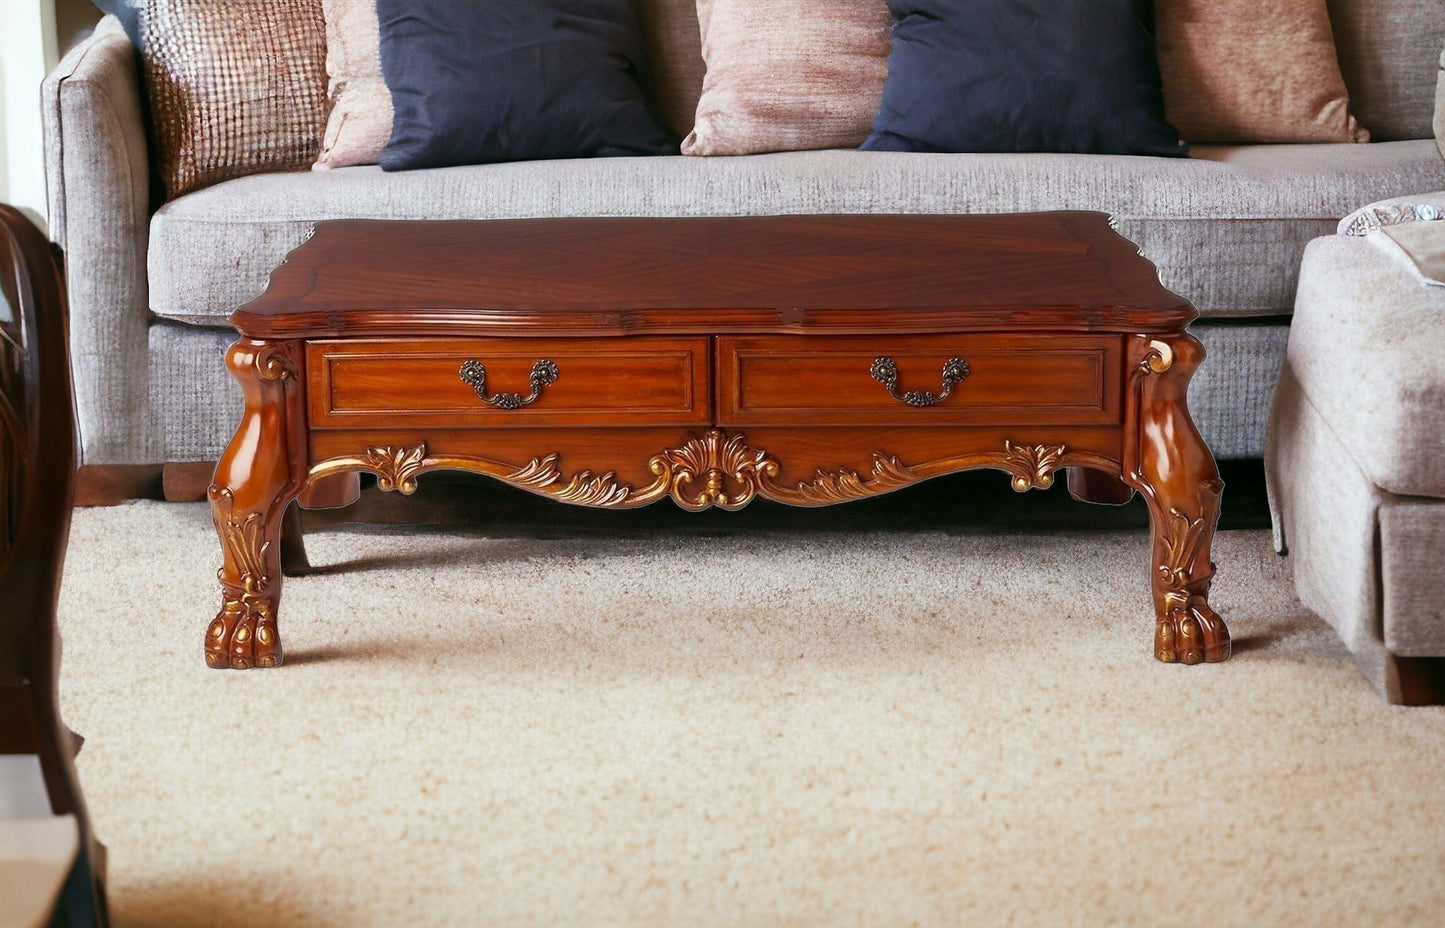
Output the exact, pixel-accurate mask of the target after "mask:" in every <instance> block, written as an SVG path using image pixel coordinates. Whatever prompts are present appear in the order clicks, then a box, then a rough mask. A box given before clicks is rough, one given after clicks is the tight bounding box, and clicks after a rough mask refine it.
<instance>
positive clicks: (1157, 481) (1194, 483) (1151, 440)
mask: <svg viewBox="0 0 1445 928" xmlns="http://www.w3.org/2000/svg"><path fill="white" fill-rule="evenodd" d="M1130 352H1131V354H1130V357H1131V358H1132V359H1133V360H1134V364H1135V367H1134V370H1133V373H1132V375H1131V376H1132V383H1131V390H1130V393H1131V396H1130V398H1129V402H1130V410H1129V415H1128V416H1127V420H1128V421H1129V422H1131V423H1134V424H1135V426H1136V428H1135V429H1134V433H1133V434H1131V435H1130V436H1129V437H1128V438H1127V439H1126V441H1128V442H1129V447H1126V448H1125V449H1124V457H1125V465H1124V481H1125V483H1127V484H1129V485H1130V486H1132V487H1134V488H1135V489H1136V490H1138V491H1139V492H1140V493H1141V494H1142V495H1143V496H1144V499H1145V500H1146V501H1147V502H1148V504H1149V516H1150V522H1151V523H1152V525H1153V534H1154V546H1153V558H1154V560H1153V568H1154V569H1153V586H1154V607H1155V610H1156V612H1157V615H1158V622H1157V624H1156V628H1155V636H1154V656H1155V657H1157V658H1158V659H1159V660H1161V661H1165V662H1168V663H1173V662H1176V661H1177V662H1181V663H1185V664H1197V663H1199V662H1201V661H1222V660H1226V659H1227V658H1228V657H1229V652H1230V642H1229V630H1228V629H1227V628H1226V627H1225V624H1224V620H1223V619H1221V618H1220V617H1219V616H1218V615H1217V614H1215V612H1214V610H1212V609H1211V608H1209V602H1208V599H1209V584H1210V580H1211V579H1212V578H1213V576H1214V564H1213V563H1212V562H1211V561H1210V559H1209V546H1210V542H1211V541H1212V539H1213V537H1214V527H1215V523H1216V522H1217V521H1218V519H1219V495H1220V492H1221V491H1222V490H1223V489H1224V482H1223V481H1222V480H1220V479H1219V470H1218V469H1217V468H1216V467H1215V464H1214V456H1213V455H1211V454H1210V453H1209V448H1208V447H1206V446H1205V444H1204V440H1203V439H1202V438H1200V436H1199V430H1198V429H1196V428H1195V427H1194V422H1193V420H1191V419H1190V417H1189V409H1188V405H1187V400H1186V395H1187V391H1188V388H1189V378H1190V377H1191V376H1193V374H1194V371H1195V369H1196V368H1197V367H1198V366H1199V363H1200V362H1201V361H1203V360H1204V347H1203V346H1202V345H1201V344H1200V343H1199V341H1198V340H1197V339H1195V338H1194V337H1192V336H1190V335H1187V334H1184V333H1179V334H1176V335H1169V336H1164V337H1147V336H1138V337H1136V338H1134V339H1132V340H1131V344H1130Z"/></svg>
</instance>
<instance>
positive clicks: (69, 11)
mask: <svg viewBox="0 0 1445 928" xmlns="http://www.w3.org/2000/svg"><path fill="white" fill-rule="evenodd" d="M99 15H100V14H99V12H98V11H97V10H96V9H95V7H93V6H92V5H91V4H90V3H88V2H86V0H0V202H5V203H9V204H11V205H12V206H17V207H19V208H20V209H21V210H23V211H24V212H25V213H27V214H28V215H29V216H30V217H31V218H32V219H34V220H35V221H36V223H37V224H38V225H39V226H40V227H41V228H44V227H45V222H44V216H45V149H44V143H43V141H42V139H41V128H40V126H41V118H40V82H41V81H42V80H44V78H45V75H46V74H47V73H49V71H50V69H51V68H53V67H55V64H56V62H57V61H59V60H60V55H61V52H62V50H63V49H64V48H68V47H69V46H70V45H71V43H73V42H74V41H75V40H76V39H77V38H79V37H80V36H82V35H84V34H85V31H86V30H88V29H89V28H90V27H91V26H92V25H94V24H95V21H96V19H97V18H98V17H99Z"/></svg>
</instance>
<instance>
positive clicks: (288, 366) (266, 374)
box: [252, 345, 296, 380]
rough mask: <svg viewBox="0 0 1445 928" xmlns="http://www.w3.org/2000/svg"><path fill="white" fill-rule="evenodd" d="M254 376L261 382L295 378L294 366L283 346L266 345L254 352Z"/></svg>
mask: <svg viewBox="0 0 1445 928" xmlns="http://www.w3.org/2000/svg"><path fill="white" fill-rule="evenodd" d="M252 363H253V364H255V366H256V376H258V377H260V378H261V379H262V380H285V379H286V378H288V377H294V376H296V365H295V364H294V363H293V362H292V360H291V357H290V354H289V353H288V351H287V348H286V346H285V345H266V346H264V347H263V348H261V350H259V351H257V352H256V357H255V360H254V361H253V362H252Z"/></svg>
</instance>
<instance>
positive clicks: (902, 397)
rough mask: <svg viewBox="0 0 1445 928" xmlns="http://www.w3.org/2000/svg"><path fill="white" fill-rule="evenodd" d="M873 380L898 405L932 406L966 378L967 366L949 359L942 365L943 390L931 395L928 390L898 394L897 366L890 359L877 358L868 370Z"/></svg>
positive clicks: (942, 399) (957, 359)
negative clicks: (880, 385) (879, 384)
mask: <svg viewBox="0 0 1445 928" xmlns="http://www.w3.org/2000/svg"><path fill="white" fill-rule="evenodd" d="M868 373H870V374H872V375H873V379H874V380H876V381H878V382H879V383H881V384H883V386H885V387H887V388H888V393H889V395H891V396H892V397H893V398H894V399H895V400H898V401H899V402H900V403H907V404H908V405H909V406H920V407H922V406H933V405H935V404H937V403H941V402H943V401H944V400H945V399H947V398H948V394H950V393H952V392H953V388H954V385H955V384H957V383H959V382H960V381H962V380H963V378H965V377H967V376H968V364H967V363H966V362H965V361H964V360H963V358H949V359H948V360H947V361H946V362H945V363H944V365H943V390H941V391H940V392H938V393H931V392H929V391H928V390H909V391H908V392H907V393H899V392H898V365H897V364H895V363H893V359H892V358H877V359H875V360H874V362H873V366H872V367H870V368H869V369H868Z"/></svg>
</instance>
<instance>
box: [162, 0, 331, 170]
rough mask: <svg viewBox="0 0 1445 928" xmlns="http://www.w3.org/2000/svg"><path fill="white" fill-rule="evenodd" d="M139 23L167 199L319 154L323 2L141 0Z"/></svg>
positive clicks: (291, 166)
mask: <svg viewBox="0 0 1445 928" xmlns="http://www.w3.org/2000/svg"><path fill="white" fill-rule="evenodd" d="M137 29H138V32H139V35H138V37H137V38H138V39H139V45H140V48H141V60H142V63H143V67H144V72H145V84H146V95H147V98H148V100H149V102H150V108H151V126H152V131H153V133H154V141H155V147H156V158H155V160H156V166H157V172H158V173H159V175H160V180H161V182H162V183H163V184H164V185H165V188H166V196H167V197H168V198H169V197H176V196H180V195H181V194H183V193H185V192H187V191H189V190H194V189H196V188H197V187H203V186H206V185H207V184H214V183H218V182H219V181H223V180H228V179H230V178H232V177H240V176H241V175H243V174H255V173H258V172H262V171H286V170H298V169H304V168H306V167H307V166H308V165H310V164H311V162H312V161H314V160H315V159H316V152H317V150H318V149H319V147H320V143H321V127H322V125H323V123H324V122H325V105H326V104H325V92H326V70H325V63H324V62H325V57H326V29H325V25H324V23H323V21H322V17H321V4H320V3H319V2H317V0H264V2H262V0H247V2H231V3H214V2H211V3H208V2H204V0H155V2H151V3H146V4H143V5H141V6H140V8H139V19H138V23H137ZM258 62H264V67H258V65H257V63H258Z"/></svg>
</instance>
